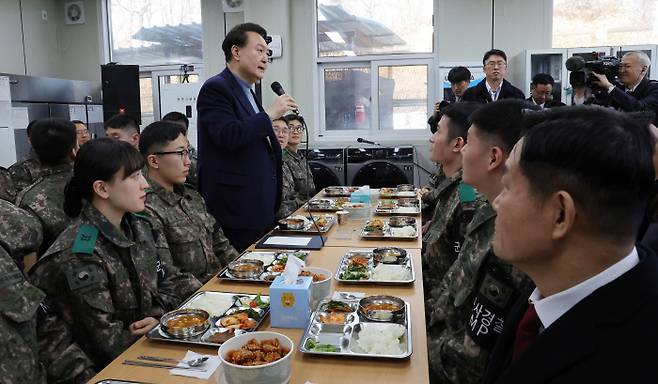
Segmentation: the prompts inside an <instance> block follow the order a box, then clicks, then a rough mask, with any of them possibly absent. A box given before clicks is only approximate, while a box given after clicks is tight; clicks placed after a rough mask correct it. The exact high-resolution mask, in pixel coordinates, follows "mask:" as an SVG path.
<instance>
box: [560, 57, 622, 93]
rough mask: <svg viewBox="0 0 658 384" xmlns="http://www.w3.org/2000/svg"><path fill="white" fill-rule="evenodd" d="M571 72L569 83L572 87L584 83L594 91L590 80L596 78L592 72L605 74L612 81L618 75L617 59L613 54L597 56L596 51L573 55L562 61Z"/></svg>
mask: <svg viewBox="0 0 658 384" xmlns="http://www.w3.org/2000/svg"><path fill="white" fill-rule="evenodd" d="M564 65H565V66H566V67H567V69H568V70H569V71H571V74H570V75H569V83H570V84H571V86H572V87H575V86H578V85H586V86H588V87H589V88H591V89H592V90H594V91H596V90H597V89H596V87H595V86H593V84H592V82H594V81H597V78H596V77H595V76H594V75H593V74H592V72H594V73H598V74H600V75H605V77H607V78H608V81H610V82H611V83H613V82H614V81H615V80H617V76H618V75H619V59H618V58H616V57H614V56H601V57H599V56H597V55H596V53H591V54H579V55H574V56H572V57H570V58H568V59H567V61H566V62H565V63H564Z"/></svg>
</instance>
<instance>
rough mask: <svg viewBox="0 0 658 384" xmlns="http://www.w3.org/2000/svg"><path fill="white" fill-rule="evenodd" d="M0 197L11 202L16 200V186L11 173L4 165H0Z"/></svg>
mask: <svg viewBox="0 0 658 384" xmlns="http://www.w3.org/2000/svg"><path fill="white" fill-rule="evenodd" d="M0 199H2V200H5V201H9V202H10V203H13V202H15V201H16V187H15V186H14V181H13V180H12V179H11V173H9V170H8V169H7V168H4V167H0Z"/></svg>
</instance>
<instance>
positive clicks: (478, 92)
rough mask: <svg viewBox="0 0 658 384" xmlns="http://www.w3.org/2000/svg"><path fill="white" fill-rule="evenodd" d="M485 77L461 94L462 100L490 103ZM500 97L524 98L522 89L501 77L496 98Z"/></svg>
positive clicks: (499, 98)
mask: <svg viewBox="0 0 658 384" xmlns="http://www.w3.org/2000/svg"><path fill="white" fill-rule="evenodd" d="M486 81H487V79H486V78H485V79H482V80H481V81H480V82H479V83H478V84H477V85H476V86H475V87H471V88H469V89H467V90H466V92H464V94H463V95H462V101H475V102H477V103H482V104H485V103H491V102H492V100H491V95H490V94H489V91H488V90H487V85H486ZM502 99H525V95H524V94H523V91H521V90H520V89H518V88H516V87H515V86H513V85H512V84H511V83H510V82H509V81H507V80H505V79H503V83H502V84H501V86H500V95H498V99H497V100H502Z"/></svg>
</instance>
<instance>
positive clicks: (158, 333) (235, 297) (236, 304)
mask: <svg viewBox="0 0 658 384" xmlns="http://www.w3.org/2000/svg"><path fill="white" fill-rule="evenodd" d="M206 295H213V296H222V297H226V298H229V299H230V301H232V305H231V306H230V307H229V308H228V309H227V310H226V311H225V312H224V313H223V314H222V316H217V315H214V314H211V316H210V318H209V319H208V320H209V322H210V327H209V328H208V329H207V330H206V331H205V332H204V333H203V334H201V335H198V336H194V337H189V338H175V337H173V336H170V335H168V334H167V333H166V332H165V331H164V330H163V329H162V327H161V326H160V324H158V325H157V326H155V328H153V329H152V330H150V331H149V332H148V333H147V334H146V337H147V338H149V339H151V340H158V341H164V342H170V343H179V344H196V345H208V346H212V347H218V346H220V345H221V343H214V342H211V341H209V340H208V337H210V336H212V335H214V334H215V333H218V332H222V331H224V330H226V329H227V328H224V327H222V326H221V325H219V326H218V325H217V324H218V320H220V319H222V318H223V317H225V316H228V315H230V314H233V313H236V312H239V311H241V310H247V309H249V307H248V306H245V305H244V303H242V302H241V299H244V300H245V301H247V300H250V299H254V298H255V297H256V296H257V295H249V294H241V293H230V292H217V291H201V292H197V293H195V294H194V295H193V296H192V297H190V298H189V299H187V300H186V301H185V302H184V303H183V304H181V306H180V307H179V308H190V306H192V304H193V302H194V301H196V300H199V299H200V298H201V297H202V296H206ZM261 298H262V299H264V300H267V301H268V302H269V300H270V297H269V295H261ZM251 309H252V310H254V311H255V312H256V313H258V314H259V318H258V319H254V320H255V321H256V325H255V326H254V327H253V328H250V329H247V330H240V329H238V330H236V331H235V334H236V335H239V334H241V333H245V332H253V331H255V330H257V329H258V327H260V325H261V323H262V322H263V320H265V317H267V315H268V314H269V312H270V306H269V305H268V306H267V307H266V308H251Z"/></svg>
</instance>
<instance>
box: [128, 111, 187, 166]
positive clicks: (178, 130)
mask: <svg viewBox="0 0 658 384" xmlns="http://www.w3.org/2000/svg"><path fill="white" fill-rule="evenodd" d="M180 135H183V136H185V128H184V127H183V126H182V125H181V124H178V123H174V122H173V121H165V120H161V121H156V122H155V123H151V124H149V125H148V126H147V127H146V128H144V131H143V132H142V134H141V135H140V136H139V152H141V154H142V156H144V157H146V156H148V155H150V154H152V153H153V152H158V151H161V150H162V148H164V147H165V146H166V145H167V144H169V143H170V142H172V141H174V140H176V139H177V138H178V136H180Z"/></svg>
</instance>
